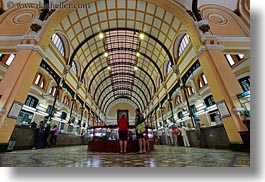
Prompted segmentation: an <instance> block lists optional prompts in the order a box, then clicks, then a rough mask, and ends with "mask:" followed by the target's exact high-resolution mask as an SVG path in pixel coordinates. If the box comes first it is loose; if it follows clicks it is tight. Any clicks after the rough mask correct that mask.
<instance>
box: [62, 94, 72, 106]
mask: <svg viewBox="0 0 265 182" xmlns="http://www.w3.org/2000/svg"><path fill="white" fill-rule="evenodd" d="M63 104H65V105H67V106H70V99H69V97H68V96H67V95H66V96H64V98H63Z"/></svg>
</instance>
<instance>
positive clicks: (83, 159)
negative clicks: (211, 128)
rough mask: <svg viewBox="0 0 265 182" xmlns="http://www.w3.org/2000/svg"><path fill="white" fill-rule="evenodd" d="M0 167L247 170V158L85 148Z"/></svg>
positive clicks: (158, 148) (163, 149) (28, 156)
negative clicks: (121, 151)
mask: <svg viewBox="0 0 265 182" xmlns="http://www.w3.org/2000/svg"><path fill="white" fill-rule="evenodd" d="M0 166H1V167H249V166H250V154H249V153H246V152H235V151H230V150H217V149H200V148H192V147H191V148H185V147H174V146H165V145H155V150H154V151H152V152H150V153H147V154H141V155H139V154H135V153H128V154H119V153H95V152H88V151H87V146H84V145H83V146H71V147H58V148H47V149H39V150H21V151H12V152H6V153H1V154H0Z"/></svg>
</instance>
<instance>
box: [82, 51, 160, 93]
mask: <svg viewBox="0 0 265 182" xmlns="http://www.w3.org/2000/svg"><path fill="white" fill-rule="evenodd" d="M139 54H140V55H142V56H143V57H144V58H146V59H148V60H149V61H150V62H151V63H152V64H153V66H154V67H155V68H156V70H157V72H158V73H159V76H160V78H161V80H162V81H163V75H162V72H161V70H160V68H159V67H158V66H157V64H156V63H155V61H153V60H152V59H151V58H150V57H148V56H147V55H145V54H142V53H139ZM101 55H103V53H101ZM99 57H100V56H97V58H99ZM95 60H96V59H93V61H95ZM140 61H141V62H142V65H143V64H144V62H145V59H142V58H140V57H138V64H137V65H139V64H140V63H141V62H140ZM91 63H92V62H90V64H91ZM120 63H122V62H114V63H111V64H108V66H113V65H116V64H120ZM90 64H89V65H90ZM127 64H128V65H130V66H132V65H134V64H133V63H127ZM89 65H87V66H89ZM108 66H104V67H103V68H101V69H100V70H99V71H98V72H97V73H96V74H95V75H94V76H93V77H92V79H91V80H90V82H89V86H88V90H90V89H91V86H92V83H93V81H94V79H95V78H96V77H97V76H98V75H99V74H100V73H101V72H102V71H104V70H105V69H106V68H107V67H108ZM137 67H138V69H140V70H141V71H143V72H145V73H146V74H147V75H148V77H149V78H154V77H151V75H150V74H149V73H148V72H147V71H146V70H145V69H144V68H142V67H141V66H137ZM86 68H87V67H86ZM86 68H85V69H84V70H83V73H82V76H81V79H82V77H83V76H84V74H85V70H86ZM152 80H153V79H152ZM152 82H153V81H152ZM154 90H155V92H156V88H154Z"/></svg>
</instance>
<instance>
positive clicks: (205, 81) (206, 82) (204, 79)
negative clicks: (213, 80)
mask: <svg viewBox="0 0 265 182" xmlns="http://www.w3.org/2000/svg"><path fill="white" fill-rule="evenodd" d="M202 79H203V82H204V84H208V81H207V79H206V76H205V75H204V74H203V75H202Z"/></svg>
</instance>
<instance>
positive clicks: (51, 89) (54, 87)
mask: <svg viewBox="0 0 265 182" xmlns="http://www.w3.org/2000/svg"><path fill="white" fill-rule="evenodd" d="M48 93H49V94H50V95H52V96H55V93H56V86H53V87H51V88H50V90H49V92H48Z"/></svg>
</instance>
